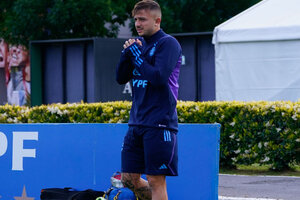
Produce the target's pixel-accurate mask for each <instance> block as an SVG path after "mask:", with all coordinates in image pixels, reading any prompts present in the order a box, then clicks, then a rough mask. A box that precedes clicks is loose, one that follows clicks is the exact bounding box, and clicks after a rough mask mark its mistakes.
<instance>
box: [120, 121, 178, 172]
mask: <svg viewBox="0 0 300 200" xmlns="http://www.w3.org/2000/svg"><path fill="white" fill-rule="evenodd" d="M177 149H178V147H177V131H173V130H168V129H160V128H149V127H142V126H129V129H128V132H127V134H126V136H125V138H124V143H123V147H122V172H124V173H138V174H147V175H166V176H178V154H177Z"/></svg>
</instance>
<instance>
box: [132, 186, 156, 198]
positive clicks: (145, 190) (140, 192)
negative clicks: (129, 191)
mask: <svg viewBox="0 0 300 200" xmlns="http://www.w3.org/2000/svg"><path fill="white" fill-rule="evenodd" d="M135 194H136V195H137V196H138V197H139V198H140V199H141V200H151V199H152V195H151V189H150V187H140V188H136V189H135Z"/></svg>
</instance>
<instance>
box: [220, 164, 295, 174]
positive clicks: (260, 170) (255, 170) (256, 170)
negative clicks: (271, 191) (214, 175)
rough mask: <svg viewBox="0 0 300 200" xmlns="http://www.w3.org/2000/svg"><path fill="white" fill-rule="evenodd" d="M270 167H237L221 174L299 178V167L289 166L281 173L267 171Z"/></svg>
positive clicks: (221, 170) (256, 165)
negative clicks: (289, 167)
mask: <svg viewBox="0 0 300 200" xmlns="http://www.w3.org/2000/svg"><path fill="white" fill-rule="evenodd" d="M269 168H270V166H268V165H262V166H259V165H258V164H253V165H238V166H237V169H222V168H220V173H221V174H238V175H253V176H254V175H260V176H263V175H271V176H299V177H300V165H295V166H291V169H290V170H286V171H283V172H276V171H272V170H270V169H269Z"/></svg>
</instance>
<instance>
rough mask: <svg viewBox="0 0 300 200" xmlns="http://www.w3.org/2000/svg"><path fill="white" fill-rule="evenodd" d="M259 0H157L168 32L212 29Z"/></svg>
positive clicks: (164, 27)
mask: <svg viewBox="0 0 300 200" xmlns="http://www.w3.org/2000/svg"><path fill="white" fill-rule="evenodd" d="M259 1H261V0H158V2H159V3H160V5H161V8H162V12H163V20H162V28H163V29H164V30H166V31H167V32H169V33H181V32H204V31H213V29H214V27H216V26H217V25H219V24H221V23H222V22H224V21H226V20H228V19H230V18H231V17H233V16H235V15H237V14H238V13H240V12H242V11H244V10H246V9H247V8H249V7H251V6H252V5H254V4H256V3H258V2H259Z"/></svg>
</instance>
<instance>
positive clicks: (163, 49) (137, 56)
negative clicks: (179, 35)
mask: <svg viewBox="0 0 300 200" xmlns="http://www.w3.org/2000/svg"><path fill="white" fill-rule="evenodd" d="M156 48H157V49H156V51H155V53H154V55H153V56H155V63H154V65H151V64H150V63H148V62H147V61H146V60H145V58H144V57H143V56H142V55H141V53H140V51H141V50H140V46H139V45H138V44H137V43H134V44H132V45H131V46H130V47H129V48H127V49H126V54H129V56H130V58H131V62H132V64H133V65H134V66H135V68H136V69H137V70H138V71H139V72H140V73H141V74H142V75H143V77H144V78H145V79H147V80H148V81H149V82H150V83H151V84H152V85H154V86H160V85H163V84H165V83H167V82H168V80H169V77H170V75H171V73H172V71H173V70H174V68H175V66H176V63H177V62H178V59H179V57H180V54H181V48H180V46H179V44H178V42H177V41H176V39H174V38H172V37H168V38H166V39H164V40H163V41H162V42H161V43H160V44H159V45H158V46H157V47H156ZM129 50H130V51H129Z"/></svg>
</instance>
